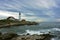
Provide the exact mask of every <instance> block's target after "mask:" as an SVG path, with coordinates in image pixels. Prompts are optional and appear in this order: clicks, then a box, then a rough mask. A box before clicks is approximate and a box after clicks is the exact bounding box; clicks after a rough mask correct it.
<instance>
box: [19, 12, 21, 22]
mask: <svg viewBox="0 0 60 40" xmlns="http://www.w3.org/2000/svg"><path fill="white" fill-rule="evenodd" d="M19 21H21V13H20V12H19Z"/></svg>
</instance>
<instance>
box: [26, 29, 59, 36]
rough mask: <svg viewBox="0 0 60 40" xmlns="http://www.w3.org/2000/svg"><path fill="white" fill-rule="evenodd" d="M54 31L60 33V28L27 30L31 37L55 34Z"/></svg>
mask: <svg viewBox="0 0 60 40" xmlns="http://www.w3.org/2000/svg"><path fill="white" fill-rule="evenodd" d="M54 31H60V29H59V28H52V29H42V30H37V31H36V30H26V33H29V34H31V35H33V34H38V35H40V34H47V33H49V32H54Z"/></svg>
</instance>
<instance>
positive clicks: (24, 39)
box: [0, 33, 54, 40]
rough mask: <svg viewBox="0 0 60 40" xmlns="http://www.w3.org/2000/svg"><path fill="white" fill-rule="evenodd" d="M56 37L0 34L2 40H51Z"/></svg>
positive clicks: (49, 35)
mask: <svg viewBox="0 0 60 40" xmlns="http://www.w3.org/2000/svg"><path fill="white" fill-rule="evenodd" d="M52 38H54V35H51V34H49V33H48V34H41V35H37V34H34V35H30V34H29V33H27V34H26V35H18V34H16V33H4V34H3V33H0V40H51V39H52Z"/></svg>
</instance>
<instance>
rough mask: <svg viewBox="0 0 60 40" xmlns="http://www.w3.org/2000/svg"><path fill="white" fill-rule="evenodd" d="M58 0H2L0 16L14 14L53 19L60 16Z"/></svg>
mask: <svg viewBox="0 0 60 40" xmlns="http://www.w3.org/2000/svg"><path fill="white" fill-rule="evenodd" d="M59 4H60V3H59V1H58V0H33V1H32V0H1V1H0V16H1V18H6V17H8V16H13V17H15V18H17V19H18V17H19V15H18V13H19V12H21V18H22V19H26V20H30V21H31V20H32V21H36V20H37V21H40V22H42V21H53V20H56V19H55V18H58V17H59V18H60V7H59V6H60V5H59Z"/></svg>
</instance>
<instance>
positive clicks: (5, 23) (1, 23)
mask: <svg viewBox="0 0 60 40" xmlns="http://www.w3.org/2000/svg"><path fill="white" fill-rule="evenodd" d="M24 25H38V23H37V22H31V21H26V20H25V19H22V20H21V21H19V20H18V19H15V18H14V17H8V18H7V19H2V20H0V28H4V27H10V26H24Z"/></svg>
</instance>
